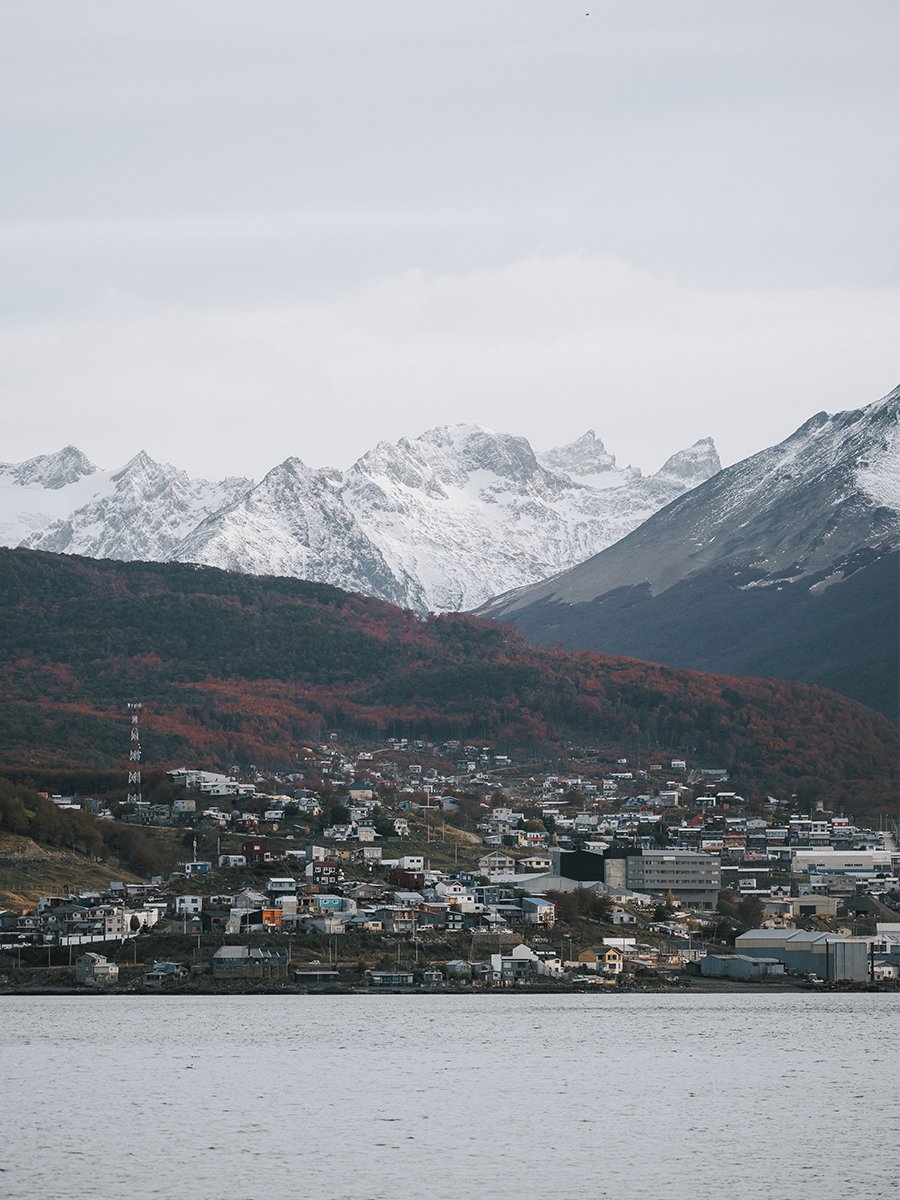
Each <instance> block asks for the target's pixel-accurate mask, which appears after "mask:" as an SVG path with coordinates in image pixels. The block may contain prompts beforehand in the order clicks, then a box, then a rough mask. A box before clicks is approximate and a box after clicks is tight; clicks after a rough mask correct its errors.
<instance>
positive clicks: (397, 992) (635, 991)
mask: <svg viewBox="0 0 900 1200" xmlns="http://www.w3.org/2000/svg"><path fill="white" fill-rule="evenodd" d="M898 991H900V989H898V988H897V987H889V986H888V987H885V986H883V985H882V984H871V983H870V984H859V983H851V982H848V983H846V984H841V983H832V984H817V985H813V984H804V983H801V982H799V981H798V982H796V983H791V984H781V985H778V986H775V987H772V986H765V985H763V986H760V985H759V984H758V983H757V982H755V981H754V982H752V983H750V982H748V983H746V984H745V983H742V982H740V981H736V980H705V981H704V985H703V986H702V987H692V986H691V985H690V984H687V985H685V984H677V985H675V986H661V987H622V988H603V987H596V988H577V987H565V986H562V987H527V988H502V987H497V988H453V987H441V988H388V987H383V988H373V987H349V986H348V987H335V986H331V987H327V986H326V987H319V988H316V987H297V986H294V985H292V984H286V985H284V986H283V987H273V986H265V985H264V986H260V987H223V988H216V987H207V988H197V987H177V986H173V987H161V988H84V987H22V988H3V989H0V1000H2V999H4V998H7V997H9V998H21V997H28V996H85V997H90V998H95V997H111V996H122V997H144V998H146V997H151V996H162V997H165V996H194V997H196V998H197V999H201V1000H202V999H208V998H209V997H211V996H215V997H219V996H226V997H227V996H243V997H246V996H321V997H329V996H331V997H333V996H411V997H418V996H478V997H482V996H483V997H488V996H598V995H599V996H615V997H618V996H647V995H667V996H688V997H690V996H703V995H757V996H771V995H773V994H776V995H784V994H787V995H799V994H804V993H810V992H811V993H814V994H816V995H822V994H827V995H833V994H841V995H847V994H853V993H865V994H867V995H872V994H886V995H891V994H896V993H897V992H898Z"/></svg>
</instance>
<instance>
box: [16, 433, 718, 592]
mask: <svg viewBox="0 0 900 1200" xmlns="http://www.w3.org/2000/svg"><path fill="white" fill-rule="evenodd" d="M718 470H719V460H718V456H717V455H716V451H715V447H714V446H713V444H712V442H711V441H710V440H709V439H704V440H703V441H701V442H697V443H696V444H695V445H694V446H692V447H690V448H689V449H687V450H683V451H680V452H679V453H678V454H676V455H673V457H672V458H670V459H669V460H668V462H667V463H666V464H665V465H664V466H663V468H662V469H661V470H660V471H659V472H658V473H657V474H656V475H651V476H649V477H645V476H644V475H642V473H641V472H640V470H638V469H637V468H635V467H631V466H629V467H624V468H622V467H618V466H617V465H616V461H615V458H614V457H613V455H611V454H609V453H608V452H607V451H606V449H605V448H604V446H603V443H602V442H601V441H599V440H598V439H597V437H596V435H595V434H594V433H593V431H590V432H588V433H586V434H585V435H584V437H582V438H579V439H578V441H577V442H573V443H572V444H571V445H568V446H560V447H558V448H556V449H554V450H550V451H548V452H547V453H545V454H539V455H536V454H535V453H534V451H533V450H532V448H531V446H530V445H529V443H528V442H527V441H526V439H525V438H521V437H514V436H512V435H510V434H504V433H494V432H493V431H491V430H489V429H485V428H483V427H481V426H478V425H456V426H441V427H438V428H436V429H431V430H429V431H428V432H427V433H423V434H422V435H421V436H420V437H417V438H413V439H407V438H402V439H401V440H400V441H399V442H397V443H396V444H392V443H388V442H381V443H379V444H378V445H377V446H376V447H375V448H374V449H373V450H370V451H369V452H368V453H366V454H364V455H363V456H362V458H360V459H359V460H358V461H357V462H356V463H354V465H353V466H352V467H351V468H350V469H349V470H348V471H343V472H342V471H337V470H330V469H322V470H316V469H312V468H310V467H307V466H306V465H305V464H304V463H303V462H302V461H301V460H300V459H299V458H288V459H286V460H285V461H284V462H283V463H280V464H279V465H278V466H276V467H274V468H273V469H272V470H271V471H269V473H268V474H267V475H266V476H265V477H264V479H263V480H262V481H261V482H260V483H258V484H255V485H254V484H253V483H252V482H251V481H249V480H246V479H226V480H223V481H222V482H221V483H210V482H207V481H206V480H195V479H190V478H189V477H188V476H187V475H186V474H185V473H184V472H183V471H179V470H177V469H176V468H175V467H172V466H168V465H165V464H160V463H157V462H154V461H153V459H151V458H150V457H149V456H148V455H146V454H145V453H143V452H141V453H140V454H138V455H137V456H136V457H135V458H133V459H132V460H131V461H130V462H129V463H127V464H126V465H125V466H124V467H122V468H121V470H119V471H115V472H105V471H100V470H98V469H97V468H96V467H94V466H93V465H92V464H91V463H90V462H88V460H87V459H86V458H85V457H84V455H82V454H81V453H80V452H79V451H77V450H75V449H74V448H73V447H67V448H66V449H65V450H62V451H60V452H59V453H58V454H56V455H45V456H41V457H40V458H37V459H31V460H30V461H29V462H28V463H22V464H19V465H17V466H9V467H5V468H2V469H0V505H2V507H0V527H2V529H3V535H4V536H3V538H2V540H3V541H4V542H5V543H6V544H7V545H13V546H14V545H23V546H27V547H29V548H32V549H41V550H51V551H54V552H56V553H66V554H83V555H87V556H91V557H104V558H119V559H149V560H165V559H177V560H180V561H185V562H201V563H205V564H208V565H210V566H217V567H222V568H224V569H227V570H232V571H243V572H250V573H253V574H279V575H289V576H296V577H298V578H304V579H313V580H317V581H320V582H325V583H331V584H335V585H337V586H339V587H343V588H347V589H349V590H352V591H359V592H363V593H365V594H367V595H372V596H378V597H381V598H382V599H385V600H389V601H391V602H393V603H396V604H400V605H403V606H405V607H408V608H414V609H417V610H419V611H422V612H425V611H438V612H443V611H450V610H457V609H465V608H470V607H473V606H475V605H477V604H479V603H481V602H483V601H484V600H485V599H487V598H488V597H489V596H490V595H493V594H494V593H496V591H497V590H498V589H500V588H510V587H518V586H520V585H522V584H527V583H533V582H535V581H536V580H539V579H542V578H545V577H546V576H547V575H550V574H554V573H555V572H558V571H560V570H564V569H565V568H567V567H570V566H572V565H574V564H575V563H578V562H580V561H582V560H583V559H585V558H587V557H588V556H590V555H591V554H595V553H596V552H597V551H598V550H600V549H603V548H604V547H606V546H609V545H611V544H612V543H613V542H615V541H617V540H618V539H619V538H621V537H623V536H624V535H625V534H626V533H628V532H629V531H630V530H632V529H634V528H635V527H636V526H637V525H639V524H640V523H641V522H642V521H644V520H646V518H647V517H649V516H650V515H651V514H652V513H654V512H656V511H657V509H659V508H660V507H662V506H663V505H665V504H667V503H669V501H671V500H673V499H674V498H675V497H677V496H679V495H681V493H683V492H684V491H685V490H686V489H687V488H689V487H691V486H693V485H694V484H696V483H697V482H700V481H702V480H703V479H706V478H708V477H709V476H710V475H711V474H714V473H715V472H716V471H718ZM3 514H6V515H5V517H4V515H3Z"/></svg>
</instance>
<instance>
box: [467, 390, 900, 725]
mask: <svg viewBox="0 0 900 1200" xmlns="http://www.w3.org/2000/svg"><path fill="white" fill-rule="evenodd" d="M683 465H686V464H684V463H683V460H682V464H678V463H676V464H675V466H674V468H672V467H671V466H670V464H666V467H664V468H663V470H662V471H661V472H660V475H661V476H663V475H666V474H667V473H668V474H669V475H670V476H671V475H672V474H673V473H674V474H675V476H676V477H677V475H678V472H680V470H682V467H683ZM898 547H900V389H895V390H894V391H893V392H891V393H890V394H889V395H888V396H885V397H884V398H883V399H882V400H879V401H877V402H876V403H874V404H870V405H868V406H867V407H865V408H862V409H857V410H854V411H851V412H842V413H837V414H836V415H834V416H829V415H828V414H827V413H819V414H817V415H816V416H814V417H812V418H811V419H810V420H809V421H807V422H806V423H805V424H804V425H802V426H801V427H800V428H799V429H798V430H797V431H796V433H794V434H792V435H791V436H790V437H789V438H787V439H786V440H785V441H783V442H781V443H780V444H779V445H777V446H772V447H770V448H769V449H768V450H764V451H762V452H761V453H759V454H756V455H753V457H751V458H748V459H745V460H744V461H743V462H739V463H737V464H736V465H735V466H732V467H728V468H727V469H726V470H724V471H721V472H719V473H718V474H717V475H715V476H713V477H712V478H710V479H707V480H706V482H704V483H702V484H700V486H698V487H696V488H695V489H694V490H692V491H690V492H687V493H686V494H685V495H683V496H682V497H680V498H679V499H677V500H675V501H674V502H673V503H672V504H669V505H668V506H667V507H666V508H664V509H662V510H661V511H659V512H657V513H656V514H655V515H654V516H652V517H651V518H650V519H649V520H648V521H647V522H646V523H645V524H643V525H642V526H640V528H638V529H636V530H635V531H634V532H632V533H630V534H629V535H628V536H626V537H624V538H622V539H621V540H620V541H618V542H616V544H615V545H612V546H610V547H609V548H608V549H606V550H604V551H602V552H601V553H599V554H597V555H596V556H594V557H592V558H590V559H588V560H587V561H585V562H583V563H581V564H580V565H579V566H577V567H575V568H573V569H571V570H568V571H565V572H562V573H561V574H559V575H558V576H556V577H555V578H552V579H548V580H546V581H544V582H542V583H538V584H535V585H530V586H527V587H525V588H522V589H518V590H517V591H514V592H512V593H511V594H507V595H501V596H498V597H497V598H496V599H494V600H493V601H491V602H490V603H489V604H487V605H485V606H484V607H483V609H482V610H481V611H482V612H483V613H485V614H489V615H491V616H494V617H497V618H499V619H501V620H507V621H512V622H514V623H515V624H516V625H518V626H519V628H520V629H521V630H522V632H524V633H525V634H526V635H527V636H528V637H530V638H533V639H534V640H536V641H539V642H543V643H546V644H550V645H559V646H566V647H569V648H577V649H587V648H594V649H599V650H605V651H608V652H610V653H617V654H628V655H633V656H635V657H638V658H645V659H651V660H653V661H656V662H665V663H670V664H671V665H673V666H679V667H697V668H699V669H704V670H711V671H719V672H723V671H724V672H732V673H735V674H760V675H774V676H776V677H780V678H787V679H806V680H808V681H809V682H819V683H825V684H827V685H829V686H832V687H835V688H837V689H838V690H843V691H846V692H848V694H850V695H856V696H858V697H859V698H861V699H867V700H868V702H869V703H877V704H878V705H879V706H880V707H882V708H885V709H886V710H887V709H890V708H894V707H895V706H896V700H897V689H896V662H897V651H896V643H897V625H898V602H897V567H896V552H897V549H898ZM879 681H880V682H879Z"/></svg>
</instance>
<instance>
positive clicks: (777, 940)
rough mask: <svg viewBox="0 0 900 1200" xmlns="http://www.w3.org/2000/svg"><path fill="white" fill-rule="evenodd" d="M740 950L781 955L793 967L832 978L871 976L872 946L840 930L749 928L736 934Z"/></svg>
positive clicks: (860, 980)
mask: <svg viewBox="0 0 900 1200" xmlns="http://www.w3.org/2000/svg"><path fill="white" fill-rule="evenodd" d="M734 948H735V951H736V952H737V953H738V954H748V955H750V956H751V957H753V958H777V959H779V961H781V962H783V963H784V965H785V966H786V967H787V968H788V970H790V971H799V972H802V973H805V972H808V973H810V974H813V975H817V976H818V977H819V979H824V980H825V981H826V982H830V981H831V980H835V979H852V980H856V982H858V983H864V982H865V981H866V980H867V979H868V978H869V947H868V945H867V943H866V942H865V941H864V940H862V939H859V940H857V939H856V938H848V937H843V936H841V935H840V934H836V933H810V932H808V931H807V930H805V929H748V930H747V932H746V933H742V934H741V935H740V937H738V938H735V941H734Z"/></svg>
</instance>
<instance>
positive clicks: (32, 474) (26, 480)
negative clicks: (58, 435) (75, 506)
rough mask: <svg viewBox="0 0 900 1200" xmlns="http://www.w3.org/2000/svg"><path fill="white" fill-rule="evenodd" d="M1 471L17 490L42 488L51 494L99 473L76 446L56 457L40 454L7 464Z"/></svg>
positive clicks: (69, 447)
mask: <svg viewBox="0 0 900 1200" xmlns="http://www.w3.org/2000/svg"><path fill="white" fill-rule="evenodd" d="M0 470H2V471H3V473H4V474H7V475H8V477H9V478H10V480H11V482H12V483H14V484H16V485H17V486H18V487H43V488H49V489H50V490H51V491H57V490H58V489H59V488H63V487H66V485H67V484H70V483H76V482H77V481H78V480H79V479H82V478H84V477H85V476H86V475H93V473H94V472H95V471H96V470H97V468H96V467H95V466H94V464H93V463H92V462H91V461H90V459H89V458H88V457H87V455H85V454H83V453H82V452H81V451H80V450H79V449H78V447H77V446H64V447H63V448H62V450H57V452H56V453H55V454H38V455H37V456H36V457H35V458H29V459H26V460H25V462H21V463H4V464H3V465H2V466H0Z"/></svg>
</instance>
